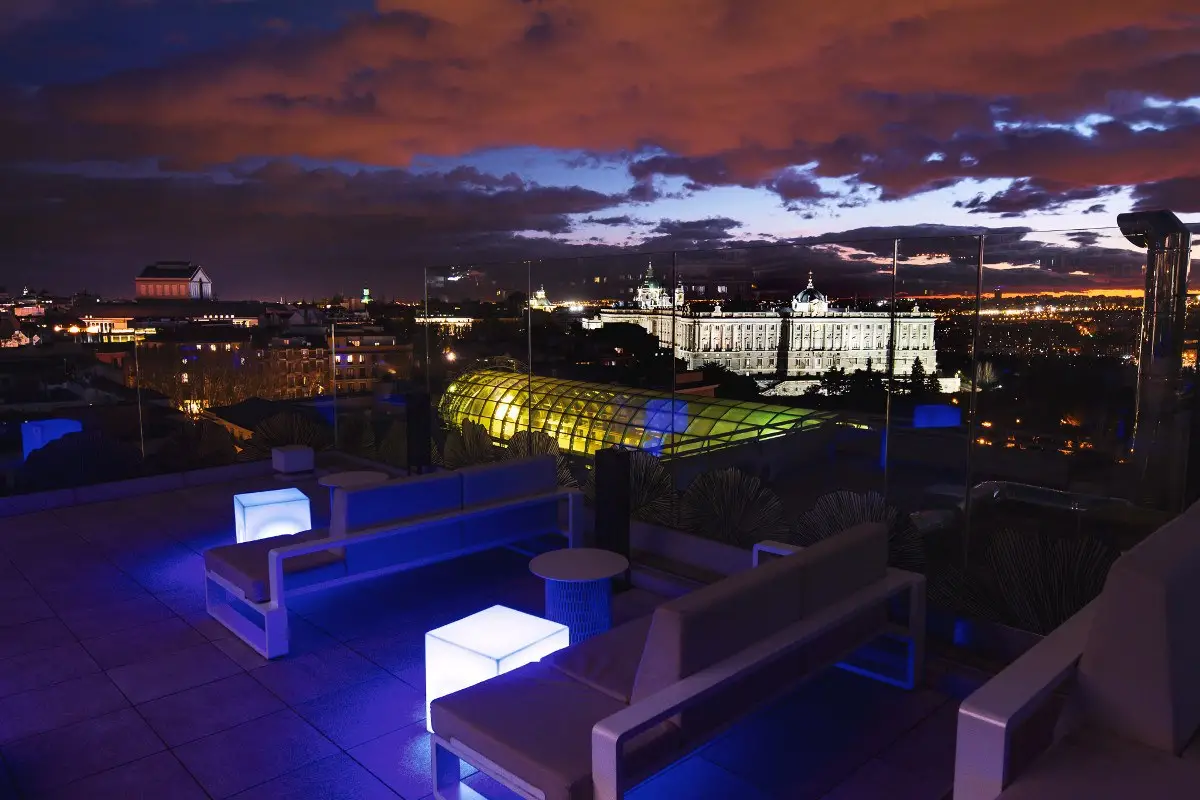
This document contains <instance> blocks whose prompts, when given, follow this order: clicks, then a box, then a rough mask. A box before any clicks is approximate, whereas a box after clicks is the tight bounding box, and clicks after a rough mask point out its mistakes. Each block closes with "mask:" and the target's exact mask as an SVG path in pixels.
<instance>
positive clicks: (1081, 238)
mask: <svg viewBox="0 0 1200 800" xmlns="http://www.w3.org/2000/svg"><path fill="white" fill-rule="evenodd" d="M1067 238H1068V239H1070V240H1071V241H1072V242H1075V243H1076V244H1079V245H1081V246H1084V247H1087V246H1090V245H1093V244H1095V243H1096V242H1098V241H1100V234H1099V233H1097V232H1096V231H1071V232H1070V233H1068V234H1067Z"/></svg>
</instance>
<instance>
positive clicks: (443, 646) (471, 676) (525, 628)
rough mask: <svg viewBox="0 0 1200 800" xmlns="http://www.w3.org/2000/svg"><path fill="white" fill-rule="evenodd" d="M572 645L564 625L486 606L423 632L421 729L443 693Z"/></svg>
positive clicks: (506, 609)
mask: <svg viewBox="0 0 1200 800" xmlns="http://www.w3.org/2000/svg"><path fill="white" fill-rule="evenodd" d="M570 643H571V633H570V631H569V630H567V626H566V625H560V624H559V623H557V622H551V621H550V620H548V619H542V618H541V617H535V616H533V615H532V614H524V613H522V612H520V611H514V610H512V609H511V608H505V607H504V606H492V607H491V608H485V609H484V610H483V611H480V612H479V613H477V614H472V615H471V616H469V617H465V618H463V619H460V620H459V621H458V622H451V623H450V624H449V625H443V626H442V627H440V628H438V629H436V630H432V631H430V632H429V633H427V634H425V727H426V728H427V729H428V730H429V732H430V733H433V722H432V720H431V719H430V716H429V705H430V703H432V702H433V701H434V700H436V699H437V698H439V697H442V696H444V695H448V694H452V693H453V692H457V691H459V690H461V689H466V688H467V687H468V686H474V685H475V684H477V683H482V682H483V681H486V680H487V679H488V678H494V677H496V676H497V675H501V674H503V673H505V672H511V671H512V670H514V669H516V668H517V667H523V666H525V665H526V664H531V663H533V662H534V661H537V660H539V659H541V658H543V657H545V656H548V655H550V654H551V653H553V652H555V651H556V650H562V649H563V648H564V647H566V646H567V645H568V644H570Z"/></svg>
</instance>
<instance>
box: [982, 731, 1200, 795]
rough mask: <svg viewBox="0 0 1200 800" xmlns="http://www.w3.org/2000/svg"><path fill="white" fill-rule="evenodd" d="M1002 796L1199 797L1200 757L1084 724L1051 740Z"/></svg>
mask: <svg viewBox="0 0 1200 800" xmlns="http://www.w3.org/2000/svg"><path fill="white" fill-rule="evenodd" d="M1000 797H1001V798H1002V800H1062V799H1063V798H1076V797H1078V798H1087V800H1129V798H1152V797H1163V798H1168V797H1170V798H1176V797H1178V798H1184V797H1200V760H1192V759H1189V758H1178V757H1176V756H1173V755H1170V754H1168V753H1164V752H1162V751H1161V750H1157V749H1155V748H1152V747H1148V746H1146V745H1144V744H1140V743H1138V742H1134V741H1130V740H1126V739H1121V738H1119V737H1117V736H1113V735H1111V734H1107V733H1104V732H1100V731H1097V730H1095V729H1092V730H1088V729H1084V730H1082V731H1079V732H1077V733H1074V734H1071V735H1070V736H1068V737H1066V738H1065V739H1063V740H1062V741H1060V742H1058V743H1057V744H1055V745H1054V746H1052V747H1051V748H1050V749H1049V750H1048V751H1047V752H1046V753H1044V754H1043V755H1042V756H1041V757H1040V758H1038V759H1037V760H1036V761H1034V762H1033V763H1032V764H1031V765H1029V767H1028V768H1026V770H1025V771H1024V772H1022V773H1021V774H1019V775H1018V776H1017V778H1016V780H1015V781H1014V782H1013V783H1012V784H1011V785H1010V786H1009V787H1008V788H1007V789H1005V790H1004V792H1003V793H1001V795H1000Z"/></svg>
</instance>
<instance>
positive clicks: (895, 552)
mask: <svg viewBox="0 0 1200 800" xmlns="http://www.w3.org/2000/svg"><path fill="white" fill-rule="evenodd" d="M864 522H881V523H883V524H884V525H886V526H887V529H888V563H889V564H891V565H892V566H893V567H896V568H898V569H906V570H910V571H913V572H923V571H924V570H925V543H924V541H923V540H922V539H921V533H920V531H918V530H917V528H916V526H914V525H913V524H912V520H911V519H910V518H909V516H908V515H907V514H903V513H901V512H900V511H898V510H897V509H896V508H895V507H893V506H890V505H888V503H887V500H885V499H884V497H883V495H881V494H879V493H878V492H865V493H860V492H851V491H845V490H843V491H838V492H830V493H829V494H825V495H821V496H820V497H818V498H817V502H816V503H815V504H814V505H813V507H812V510H811V511H806V512H804V513H802V514H800V515H799V516H798V517H797V518H796V522H795V525H794V527H793V530H792V534H791V537H790V541H792V542H794V543H795V544H799V545H805V546H807V545H812V544H816V543H817V542H819V541H821V540H822V539H827V538H828V537H830V536H835V535H836V534H839V533H841V532H842V531H844V530H848V529H849V528H853V527H854V526H855V525H861V524H862V523H864Z"/></svg>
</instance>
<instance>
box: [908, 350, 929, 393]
mask: <svg viewBox="0 0 1200 800" xmlns="http://www.w3.org/2000/svg"><path fill="white" fill-rule="evenodd" d="M928 387H929V381H928V380H927V378H926V375H925V365H924V364H922V363H921V359H920V358H918V359H917V360H916V361H914V362H913V365H912V371H911V372H910V373H909V374H908V393H909V394H911V395H912V396H913V397H915V398H921V397H923V396H924V395H925V392H926V390H927V389H928Z"/></svg>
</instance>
